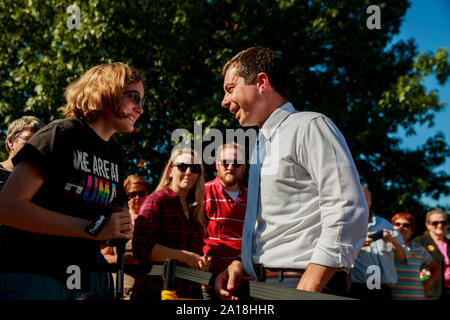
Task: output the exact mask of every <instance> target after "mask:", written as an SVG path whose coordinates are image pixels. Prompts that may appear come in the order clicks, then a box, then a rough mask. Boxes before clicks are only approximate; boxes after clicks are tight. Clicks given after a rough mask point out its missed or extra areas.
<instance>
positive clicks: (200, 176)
mask: <svg viewBox="0 0 450 320" xmlns="http://www.w3.org/2000/svg"><path fill="white" fill-rule="evenodd" d="M204 172H205V170H204V168H203V164H202V163H201V159H200V158H199V157H198V155H197V154H196V152H195V151H194V150H192V149H186V148H178V149H176V150H174V152H172V155H171V157H170V160H169V161H168V162H167V165H166V166H165V168H164V170H163V173H162V175H161V180H160V182H159V184H158V186H157V187H156V191H155V192H153V193H152V194H150V195H149V196H148V197H147V198H146V199H145V202H144V204H143V205H142V207H141V209H140V211H139V215H138V217H137V218H136V220H135V228H134V234H133V241H132V248H133V255H134V256H135V257H136V258H137V259H138V260H139V262H140V263H142V264H146V263H149V262H164V261H165V260H166V259H175V260H177V261H178V263H177V265H178V264H179V265H181V266H188V267H190V268H192V269H197V270H201V271H208V269H209V266H210V259H208V258H207V257H205V256H203V255H202V246H203V241H202V239H203V237H204V224H203V220H204V219H203V212H202V196H203V190H204V184H205V182H204V181H205V180H204ZM162 284H163V283H162V279H161V278H160V277H159V278H157V277H146V276H142V275H137V276H136V281H135V283H134V287H133V289H132V295H131V299H133V300H146V299H160V298H161V290H162ZM176 293H177V296H178V297H179V298H193V299H197V298H201V294H202V292H201V287H200V285H199V284H197V283H194V282H191V281H187V280H182V279H179V278H177V279H176Z"/></svg>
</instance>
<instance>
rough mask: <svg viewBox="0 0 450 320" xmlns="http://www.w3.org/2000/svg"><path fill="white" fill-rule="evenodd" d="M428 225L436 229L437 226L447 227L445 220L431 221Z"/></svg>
mask: <svg viewBox="0 0 450 320" xmlns="http://www.w3.org/2000/svg"><path fill="white" fill-rule="evenodd" d="M430 224H431V225H432V226H433V227H437V226H438V225H439V224H442V225H443V226H446V225H447V221H445V220H439V221H431V222H430Z"/></svg>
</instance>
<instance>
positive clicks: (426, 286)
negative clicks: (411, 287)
mask: <svg viewBox="0 0 450 320" xmlns="http://www.w3.org/2000/svg"><path fill="white" fill-rule="evenodd" d="M432 285H433V283H432V282H431V281H430V279H428V280H427V281H425V282H424V283H423V291H424V293H428V291H430V289H431V287H432Z"/></svg>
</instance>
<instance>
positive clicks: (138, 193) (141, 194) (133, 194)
mask: <svg viewBox="0 0 450 320" xmlns="http://www.w3.org/2000/svg"><path fill="white" fill-rule="evenodd" d="M127 196H128V198H129V199H134V198H136V197H138V198H145V197H146V196H147V191H135V192H129V193H128V194H127Z"/></svg>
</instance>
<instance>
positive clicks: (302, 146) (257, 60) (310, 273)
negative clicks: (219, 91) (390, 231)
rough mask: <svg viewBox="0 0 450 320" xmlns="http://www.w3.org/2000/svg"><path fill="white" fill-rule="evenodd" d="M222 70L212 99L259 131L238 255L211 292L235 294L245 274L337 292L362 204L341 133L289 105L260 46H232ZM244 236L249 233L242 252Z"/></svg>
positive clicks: (354, 249) (272, 56)
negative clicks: (220, 84) (232, 54)
mask: <svg viewBox="0 0 450 320" xmlns="http://www.w3.org/2000/svg"><path fill="white" fill-rule="evenodd" d="M222 75H223V77H224V91H225V96H224V98H223V101H222V106H223V107H225V108H228V109H229V110H230V112H231V113H233V114H234V115H235V118H236V119H237V120H238V122H239V124H240V125H241V126H258V127H259V129H260V135H259V139H258V141H259V142H258V143H257V147H258V149H257V148H255V150H256V149H257V151H255V150H254V152H253V153H254V154H253V156H252V161H251V167H250V177H249V186H248V192H249V193H248V199H247V212H246V222H245V224H247V226H245V225H244V231H243V235H242V239H243V243H242V262H241V261H239V260H235V261H233V262H232V263H231V264H230V265H229V267H228V268H227V269H226V270H224V271H223V272H222V273H221V274H219V275H218V276H217V278H216V283H215V286H216V292H217V293H218V294H219V296H220V297H221V298H223V299H238V297H237V295H235V292H236V290H237V289H238V288H239V285H240V282H241V279H242V278H243V277H244V276H245V274H248V275H250V276H251V277H252V278H255V280H258V281H265V282H268V283H278V284H280V285H284V286H291V287H295V288H297V289H299V290H306V291H313V292H326V293H333V294H339V295H345V294H346V292H347V290H348V286H347V285H348V282H347V281H348V279H349V277H348V270H349V269H350V267H351V265H352V262H353V261H354V259H355V257H356V255H357V254H358V252H359V249H360V247H361V246H362V244H363V243H364V240H365V239H366V233H367V221H368V220H367V219H368V209H367V205H366V202H365V199H364V194H363V192H362V189H361V185H360V179H359V175H358V172H357V170H356V168H355V165H354V162H353V159H352V156H351V154H350V151H349V149H348V147H347V144H346V142H345V139H344V137H343V136H342V134H341V133H340V131H339V130H338V129H337V127H336V126H335V125H334V124H333V122H332V121H331V120H330V119H328V118H327V117H326V116H324V115H322V114H319V113H315V112H298V111H296V110H295V109H294V107H293V106H292V104H291V103H290V102H289V101H288V98H287V96H288V89H287V88H288V80H287V79H288V78H287V71H286V68H285V67H284V65H283V62H282V59H281V57H280V56H279V55H278V54H276V53H275V52H273V51H271V50H270V49H267V48H261V47H254V48H249V49H246V50H244V51H242V52H240V53H238V54H237V55H236V56H235V57H233V58H232V59H230V60H229V61H228V62H227V63H226V64H225V66H224V68H223V72H222ZM261 150H263V151H261ZM255 152H256V153H257V155H258V157H259V158H258V161H260V162H259V164H260V166H259V168H256V167H257V166H255V165H254V163H255V160H254V159H255V158H256V156H255ZM259 159H261V160H259ZM255 175H257V177H256V178H257V179H256V180H255V179H254V178H255ZM255 181H256V182H255ZM252 183H254V184H255V185H252ZM251 193H253V194H252V195H251ZM252 198H254V201H253V202H254V205H253V207H254V208H255V210H254V211H255V214H254V215H255V216H256V221H253V222H252V221H251V218H249V217H250V216H251V212H250V211H251V210H252V209H251V207H252V205H251V203H250V202H251V201H252V200H251V199H252ZM246 229H247V230H246ZM246 235H247V237H246ZM244 239H250V240H248V241H247V242H248V243H249V249H245V248H244V247H246V246H245V244H244V242H245V241H244ZM246 256H248V257H249V258H246ZM248 260H250V263H248ZM246 261H247V262H246ZM244 269H245V270H244ZM337 275H339V276H337ZM333 279H336V280H333ZM331 280H333V281H331Z"/></svg>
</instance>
